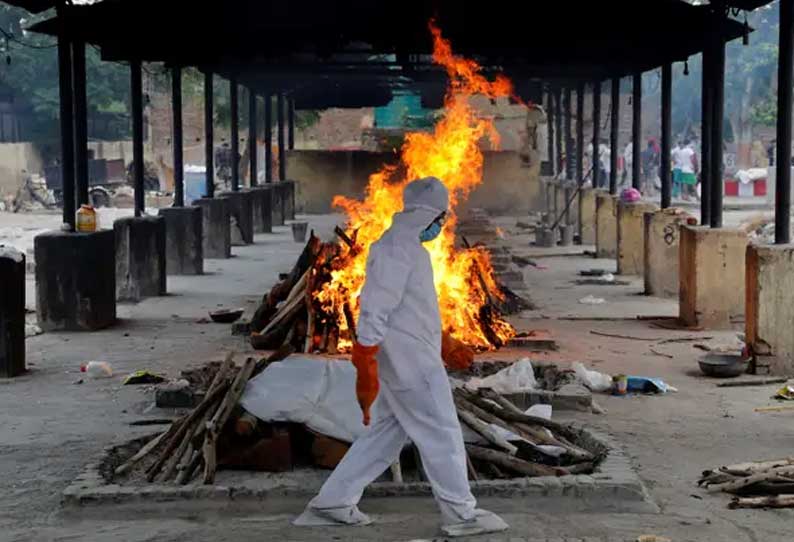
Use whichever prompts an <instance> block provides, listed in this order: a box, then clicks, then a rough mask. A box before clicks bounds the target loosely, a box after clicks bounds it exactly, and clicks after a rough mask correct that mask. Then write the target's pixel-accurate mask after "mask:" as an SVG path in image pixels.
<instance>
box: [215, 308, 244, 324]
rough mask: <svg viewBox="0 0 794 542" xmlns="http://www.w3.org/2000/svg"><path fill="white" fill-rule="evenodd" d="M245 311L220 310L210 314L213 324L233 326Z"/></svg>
mask: <svg viewBox="0 0 794 542" xmlns="http://www.w3.org/2000/svg"><path fill="white" fill-rule="evenodd" d="M243 312H245V309H220V310H216V311H212V312H210V313H209V315H210V318H211V319H212V321H213V322H216V323H218V324H231V323H232V322H235V321H236V320H238V319H239V318H240V317H241V316H242V315H243Z"/></svg>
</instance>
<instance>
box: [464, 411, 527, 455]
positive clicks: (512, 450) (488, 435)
mask: <svg viewBox="0 0 794 542" xmlns="http://www.w3.org/2000/svg"><path fill="white" fill-rule="evenodd" d="M457 410H458V418H460V421H462V422H463V423H465V424H466V425H468V426H469V427H470V428H471V429H472V430H473V431H474V432H475V433H477V434H479V435H480V436H481V437H483V438H484V439H485V440H487V441H488V442H490V443H491V444H493V445H494V446H496V447H497V448H501V449H503V450H505V451H507V453H509V454H510V455H516V452H518V447H516V446H515V445H513V444H510V443H509V442H507V441H506V440H505V439H504V438H503V437H502V436H501V435H500V434H498V433H497V432H496V431H494V430H493V429H492V428H491V427H490V426H489V425H488V424H487V423H485V422H483V421H482V420H480V419H479V418H477V416H475V415H474V414H472V413H471V412H469V411H467V410H465V409H463V408H462V407H461V406H458V409H457Z"/></svg>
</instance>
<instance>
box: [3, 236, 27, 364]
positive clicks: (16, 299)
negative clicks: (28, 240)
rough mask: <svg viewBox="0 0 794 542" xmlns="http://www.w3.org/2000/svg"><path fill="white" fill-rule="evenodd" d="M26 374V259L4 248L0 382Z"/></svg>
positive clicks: (14, 251) (13, 250) (8, 248)
mask: <svg viewBox="0 0 794 542" xmlns="http://www.w3.org/2000/svg"><path fill="white" fill-rule="evenodd" d="M24 372H25V255H24V254H23V253H22V252H20V251H18V250H16V249H13V248H11V247H5V246H0V378H12V377H15V376H19V375H21V374H22V373H24Z"/></svg>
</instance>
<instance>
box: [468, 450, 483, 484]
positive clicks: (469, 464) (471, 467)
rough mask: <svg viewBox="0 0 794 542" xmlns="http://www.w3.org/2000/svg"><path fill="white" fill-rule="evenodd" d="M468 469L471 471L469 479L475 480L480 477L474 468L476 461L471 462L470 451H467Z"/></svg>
mask: <svg viewBox="0 0 794 542" xmlns="http://www.w3.org/2000/svg"><path fill="white" fill-rule="evenodd" d="M466 470H467V471H468V473H469V480H474V481H475V482H476V481H477V480H479V479H480V475H479V474H477V470H476V469H475V468H474V463H472V462H471V456H470V455H469V452H468V451H467V452H466Z"/></svg>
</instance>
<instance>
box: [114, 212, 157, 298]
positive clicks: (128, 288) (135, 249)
mask: <svg viewBox="0 0 794 542" xmlns="http://www.w3.org/2000/svg"><path fill="white" fill-rule="evenodd" d="M113 231H114V232H115V234H116V299H118V300H119V301H140V300H141V299H143V298H144V297H155V296H159V295H165V291H166V285H165V283H166V278H165V277H166V275H165V273H166V271H165V266H166V263H165V219H163V218H160V217H156V216H137V217H128V218H120V219H118V220H116V221H115V222H114V223H113Z"/></svg>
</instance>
